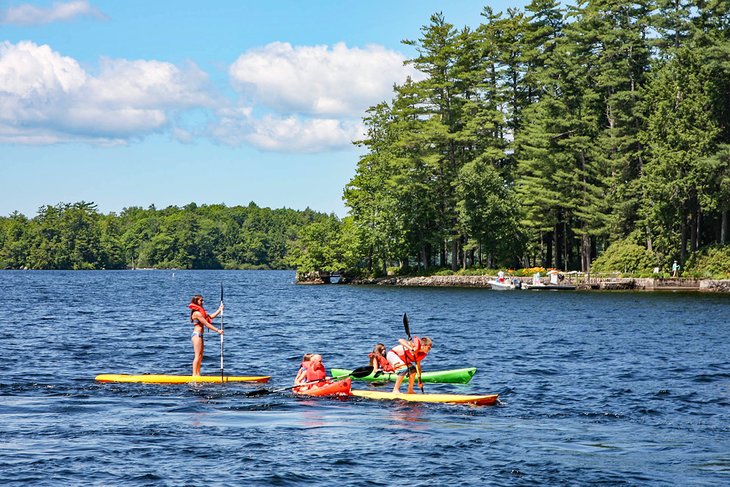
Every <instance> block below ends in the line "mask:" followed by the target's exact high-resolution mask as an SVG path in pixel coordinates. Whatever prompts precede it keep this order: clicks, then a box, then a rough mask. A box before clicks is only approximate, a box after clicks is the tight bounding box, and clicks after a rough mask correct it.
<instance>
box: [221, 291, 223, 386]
mask: <svg viewBox="0 0 730 487" xmlns="http://www.w3.org/2000/svg"><path fill="white" fill-rule="evenodd" d="M221 304H223V283H222V282H221ZM221 331H223V310H221ZM221 382H223V333H221Z"/></svg>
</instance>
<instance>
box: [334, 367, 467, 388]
mask: <svg viewBox="0 0 730 487" xmlns="http://www.w3.org/2000/svg"><path fill="white" fill-rule="evenodd" d="M476 371H477V369H476V368H475V367H470V368H464V369H452V370H431V371H427V372H423V373H422V374H421V380H423V382H430V383H441V384H467V383H468V382H469V381H470V380H471V378H472V377H473V376H474V374H475V373H476ZM351 373H352V370H348V369H332V370H330V374H332V377H342V376H345V375H350V374H351ZM397 377H398V376H397V375H395V373H393V372H385V373H383V374H381V375H378V376H377V377H376V376H375V375H374V374H370V375H367V376H365V377H360V378H356V379H355V380H363V381H367V382H395V380H396V378H397Z"/></svg>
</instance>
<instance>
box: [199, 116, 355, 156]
mask: <svg viewBox="0 0 730 487" xmlns="http://www.w3.org/2000/svg"><path fill="white" fill-rule="evenodd" d="M363 133H364V126H363V124H362V122H360V121H359V120H357V119H352V120H350V119H346V120H341V119H335V118H303V117H300V116H296V115H289V116H281V115H273V114H268V115H266V116H264V117H261V118H255V117H254V116H253V109H252V108H251V107H239V108H226V109H222V110H220V111H219V113H218V122H217V123H216V124H215V126H214V127H213V128H212V130H211V134H210V135H211V136H212V137H213V138H215V139H216V140H219V141H221V142H223V143H225V144H228V145H232V146H239V145H242V144H248V145H252V146H254V147H257V148H259V149H262V150H266V151H272V152H309V153H314V152H323V151H328V150H341V149H346V148H351V147H352V141H353V140H357V139H360V138H361V137H362V135H363Z"/></svg>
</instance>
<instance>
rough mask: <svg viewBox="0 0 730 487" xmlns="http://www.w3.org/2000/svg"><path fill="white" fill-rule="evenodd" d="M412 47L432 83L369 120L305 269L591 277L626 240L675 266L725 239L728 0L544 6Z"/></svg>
mask: <svg viewBox="0 0 730 487" xmlns="http://www.w3.org/2000/svg"><path fill="white" fill-rule="evenodd" d="M404 42H405V43H406V44H407V45H410V46H412V47H413V48H414V49H415V52H416V53H417V55H415V56H414V57H413V59H410V60H409V61H408V63H410V64H412V65H413V66H414V67H416V68H417V69H418V70H419V71H420V72H421V73H422V74H423V79H409V80H407V81H406V82H405V83H403V84H402V85H397V86H395V87H394V94H393V98H392V99H391V100H388V101H383V102H381V103H379V104H377V105H375V106H373V107H371V108H370V109H369V110H368V112H367V116H366V117H365V118H364V122H365V124H366V128H367V135H366V136H365V137H364V139H363V140H361V141H359V142H358V144H359V145H360V146H361V147H363V148H364V149H365V152H364V154H363V155H362V157H361V158H360V159H359V161H358V164H357V169H356V173H355V175H354V176H353V177H352V179H351V180H350V181H349V183H348V184H347V186H346V187H345V189H344V199H345V202H346V204H347V206H348V207H349V209H350V213H349V216H348V217H347V218H345V219H344V220H343V221H340V222H339V223H338V224H337V225H335V226H334V227H333V226H332V225H333V224H332V223H331V222H330V223H328V225H329V226H330V233H329V234H328V235H329V238H326V239H311V242H310V244H311V245H310V247H311V248H312V249H313V250H312V252H311V255H313V256H315V257H316V258H315V259H314V260H315V263H314V264H313V265H310V267H319V268H332V269H335V268H342V269H344V268H349V269H352V270H355V271H360V272H366V273H370V274H382V273H385V272H386V271H387V270H388V268H389V267H391V266H397V267H398V268H400V269H401V270H404V269H405V270H408V271H409V272H414V271H421V272H423V271H428V270H430V269H435V268H450V269H452V270H457V269H467V268H472V267H486V268H494V267H497V266H507V267H531V266H536V265H542V266H544V267H555V268H560V269H566V270H581V271H584V272H589V271H590V270H591V266H595V265H598V266H599V267H600V264H601V257H600V256H602V255H604V254H605V253H606V250H607V249H610V248H611V247H612V246H613V252H610V254H612V256H613V257H612V258H615V257H616V255H621V254H622V253H624V254H626V255H629V254H630V255H631V259H633V260H634V261H637V262H639V261H640V262H641V263H642V264H641V265H642V266H644V267H645V266H647V265H651V266H652V267H653V266H661V267H663V268H666V267H667V266H669V265H670V264H671V263H672V261H673V260H674V259H676V260H678V261H680V263H682V264H684V263H686V262H687V261H688V259H689V258H690V256H692V255H693V254H694V253H697V252H698V251H699V250H700V249H701V248H703V247H706V246H709V245H723V244H727V243H728V212H729V210H730V2H728V1H727V0H579V1H578V2H577V3H576V4H575V5H570V6H568V5H561V4H560V3H559V2H558V1H556V0H533V1H532V2H531V3H530V4H529V5H527V6H526V7H525V9H524V10H519V9H508V10H507V11H506V13H495V12H494V11H493V10H492V9H491V8H489V7H486V8H485V9H484V10H483V12H482V20H481V23H480V25H479V26H478V27H476V28H473V29H472V28H468V27H464V28H456V27H455V26H454V25H452V24H450V23H448V22H447V21H446V19H445V18H444V16H443V15H441V14H435V15H433V16H432V17H431V18H430V23H429V24H428V25H425V26H423V27H422V29H421V35H420V38H419V39H417V40H407V41H404ZM325 230H327V229H326V228H325V225H322V224H319V223H318V224H316V225H315V226H314V228H313V229H311V231H310V230H307V231H305V232H304V234H305V236H306V235H310V237H311V235H314V234H316V233H317V232H320V233H321V232H323V231H325ZM317 241H320V242H325V243H323V244H322V246H324V248H316V245H315V244H316V242H317ZM620 249H624V250H623V251H622V250H620ZM637 249H638V250H637ZM637 251H638V253H639V254H641V255H639V256H638V260H637V256H636V255H634V254H636V252H637ZM326 255H329V257H325V256H326ZM725 255H730V253H726V254H725ZM316 259H320V260H319V261H317V260H316ZM604 264H605V262H604ZM627 265H629V264H627V263H624V267H626V266H627ZM632 265H633V264H632ZM637 265H638V264H637ZM629 267H631V265H629ZM616 270H622V269H616ZM623 270H627V269H623ZM628 270H637V269H628ZM726 272H729V273H730V269H728V270H727V271H726Z"/></svg>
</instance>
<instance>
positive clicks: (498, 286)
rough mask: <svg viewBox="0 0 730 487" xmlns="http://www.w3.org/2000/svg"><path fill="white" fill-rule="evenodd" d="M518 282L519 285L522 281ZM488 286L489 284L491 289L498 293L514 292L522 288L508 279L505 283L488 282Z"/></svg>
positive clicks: (493, 280)
mask: <svg viewBox="0 0 730 487" xmlns="http://www.w3.org/2000/svg"><path fill="white" fill-rule="evenodd" d="M517 282H518V283H519V282H520V281H519V280H517ZM488 284H489V287H491V288H492V289H494V290H496V291H513V290H515V289H519V288H520V286H518V285H516V284H515V283H514V282H511V281H508V280H506V279H505V280H504V281H498V280H496V279H492V280H491V281H489V282H488Z"/></svg>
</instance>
